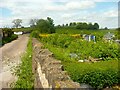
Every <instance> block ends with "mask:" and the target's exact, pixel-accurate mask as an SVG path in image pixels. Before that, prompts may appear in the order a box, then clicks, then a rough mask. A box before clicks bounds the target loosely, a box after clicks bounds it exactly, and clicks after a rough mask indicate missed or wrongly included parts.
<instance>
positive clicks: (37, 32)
mask: <svg viewBox="0 0 120 90" xmlns="http://www.w3.org/2000/svg"><path fill="white" fill-rule="evenodd" d="M30 35H31V37H34V38H39V31H37V30H36V31H32V33H31V34H30Z"/></svg>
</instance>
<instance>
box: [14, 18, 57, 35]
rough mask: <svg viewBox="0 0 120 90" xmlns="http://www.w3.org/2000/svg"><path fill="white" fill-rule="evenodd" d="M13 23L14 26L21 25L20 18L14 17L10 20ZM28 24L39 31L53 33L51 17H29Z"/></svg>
mask: <svg viewBox="0 0 120 90" xmlns="http://www.w3.org/2000/svg"><path fill="white" fill-rule="evenodd" d="M12 23H14V26H13V27H15V28H18V27H22V25H21V23H22V20H21V19H15V20H13V21H12ZM29 25H30V27H31V28H34V29H35V30H38V31H39V32H40V33H54V32H55V27H54V22H53V19H51V18H50V17H47V19H46V20H45V19H31V20H30V22H29Z"/></svg>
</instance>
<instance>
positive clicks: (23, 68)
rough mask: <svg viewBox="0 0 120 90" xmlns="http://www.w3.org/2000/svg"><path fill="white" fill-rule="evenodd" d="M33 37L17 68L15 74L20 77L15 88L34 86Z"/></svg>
mask: <svg viewBox="0 0 120 90" xmlns="http://www.w3.org/2000/svg"><path fill="white" fill-rule="evenodd" d="M31 40H32V39H30V40H29V42H28V45H27V50H26V53H25V54H24V56H23V57H22V58H21V59H22V63H21V64H20V66H19V67H18V68H16V70H15V72H14V73H15V75H16V76H17V77H18V80H17V82H16V83H15V84H14V87H13V89H16V88H21V89H22V88H33V85H34V78H33V73H32V41H31Z"/></svg>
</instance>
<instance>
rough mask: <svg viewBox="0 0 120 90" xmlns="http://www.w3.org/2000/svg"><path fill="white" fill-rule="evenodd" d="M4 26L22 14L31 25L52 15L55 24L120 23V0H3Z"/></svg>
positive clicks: (1, 18)
mask: <svg viewBox="0 0 120 90" xmlns="http://www.w3.org/2000/svg"><path fill="white" fill-rule="evenodd" d="M0 1H1V5H0V12H1V13H0V27H4V26H9V27H12V25H13V24H12V20H14V19H17V18H20V19H22V20H23V23H22V25H23V26H28V25H29V21H30V19H34V18H36V19H38V18H46V17H48V16H49V17H51V18H52V19H54V23H55V25H58V24H63V23H69V22H93V23H94V22H97V23H99V24H100V27H101V28H103V27H109V28H116V27H118V1H119V0H44V1H43V0H0Z"/></svg>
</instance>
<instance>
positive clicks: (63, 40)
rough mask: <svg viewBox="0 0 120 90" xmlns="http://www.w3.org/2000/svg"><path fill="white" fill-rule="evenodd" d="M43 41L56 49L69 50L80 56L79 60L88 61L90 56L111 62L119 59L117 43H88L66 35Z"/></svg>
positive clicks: (54, 36)
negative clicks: (113, 59)
mask: <svg viewBox="0 0 120 90" xmlns="http://www.w3.org/2000/svg"><path fill="white" fill-rule="evenodd" d="M41 40H42V41H43V42H46V43H47V44H50V45H53V46H55V47H60V48H67V49H68V50H69V51H70V52H71V53H76V54H78V56H79V59H88V57H89V56H92V57H93V58H102V59H103V60H110V59H112V58H118V57H119V53H118V45H117V44H116V43H112V44H111V43H106V42H101V41H98V42H97V43H94V42H92V41H91V42H88V41H85V40H82V39H76V38H73V37H70V36H69V35H65V34H61V35H59V34H53V35H51V36H50V37H44V38H42V39H41Z"/></svg>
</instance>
